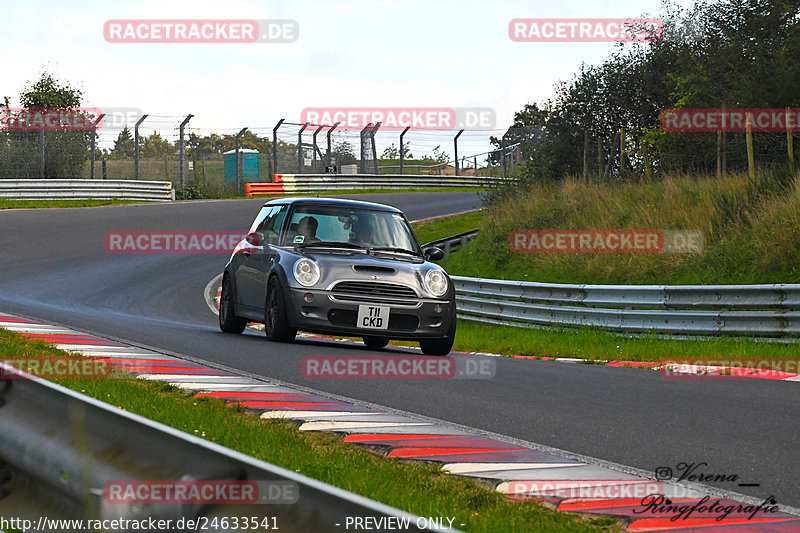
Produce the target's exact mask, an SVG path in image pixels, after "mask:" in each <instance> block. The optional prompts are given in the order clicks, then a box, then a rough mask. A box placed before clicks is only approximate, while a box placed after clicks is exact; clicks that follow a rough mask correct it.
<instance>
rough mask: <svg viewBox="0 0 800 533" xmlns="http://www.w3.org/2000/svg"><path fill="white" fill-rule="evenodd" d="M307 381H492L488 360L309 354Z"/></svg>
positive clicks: (492, 368) (493, 369) (491, 364)
mask: <svg viewBox="0 0 800 533" xmlns="http://www.w3.org/2000/svg"><path fill="white" fill-rule="evenodd" d="M300 369H301V372H302V374H303V377H304V378H306V379H491V378H493V377H494V375H495V372H496V364H495V362H494V361H493V360H491V359H489V358H486V357H465V358H458V359H456V358H453V357H439V356H424V355H351V356H340V355H310V356H307V357H303V359H302V360H301V361H300Z"/></svg>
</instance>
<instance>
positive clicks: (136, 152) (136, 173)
mask: <svg viewBox="0 0 800 533" xmlns="http://www.w3.org/2000/svg"><path fill="white" fill-rule="evenodd" d="M146 118H147V115H142V118H140V119H139V120H137V121H136V124H135V125H134V126H133V179H135V180H138V179H139V126H141V125H142V122H144V119H146Z"/></svg>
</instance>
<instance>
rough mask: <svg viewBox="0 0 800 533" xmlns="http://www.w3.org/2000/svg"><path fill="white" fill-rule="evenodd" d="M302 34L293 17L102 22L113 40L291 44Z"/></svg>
mask: <svg viewBox="0 0 800 533" xmlns="http://www.w3.org/2000/svg"><path fill="white" fill-rule="evenodd" d="M299 36H300V27H299V25H298V24H297V21H294V20H253V19H203V20H191V19H184V20H169V19H118V20H108V21H106V23H105V24H103V37H104V38H105V40H106V41H108V42H110V43H291V42H294V41H296V40H297V38H298V37H299Z"/></svg>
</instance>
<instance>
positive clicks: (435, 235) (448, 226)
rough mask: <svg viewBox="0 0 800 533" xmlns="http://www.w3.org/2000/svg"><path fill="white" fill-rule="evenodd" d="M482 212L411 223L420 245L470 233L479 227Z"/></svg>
mask: <svg viewBox="0 0 800 533" xmlns="http://www.w3.org/2000/svg"><path fill="white" fill-rule="evenodd" d="M482 220H483V211H470V212H469V213H461V214H460V215H450V216H446V217H440V218H434V219H432V220H423V221H421V222H412V223H411V226H412V227H413V228H414V233H416V234H417V239H419V242H420V244H425V243H428V242H431V241H436V240H439V239H444V238H445V237H450V236H452V235H458V234H459V233H464V232H465V231H472V230H474V229H478V228H480V227H481V221H482Z"/></svg>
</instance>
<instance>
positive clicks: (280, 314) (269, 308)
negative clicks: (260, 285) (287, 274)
mask: <svg viewBox="0 0 800 533" xmlns="http://www.w3.org/2000/svg"><path fill="white" fill-rule="evenodd" d="M264 333H265V334H266V335H267V339H269V340H271V341H276V342H292V341H293V340H294V338H295V337H296V336H297V329H295V328H292V327H289V318H288V316H287V315H286V302H285V298H284V294H283V289H282V288H281V284H280V283H278V278H276V277H275V276H273V277H271V278H270V280H269V284H268V285H267V302H266V304H265V305H264Z"/></svg>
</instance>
